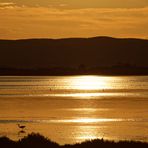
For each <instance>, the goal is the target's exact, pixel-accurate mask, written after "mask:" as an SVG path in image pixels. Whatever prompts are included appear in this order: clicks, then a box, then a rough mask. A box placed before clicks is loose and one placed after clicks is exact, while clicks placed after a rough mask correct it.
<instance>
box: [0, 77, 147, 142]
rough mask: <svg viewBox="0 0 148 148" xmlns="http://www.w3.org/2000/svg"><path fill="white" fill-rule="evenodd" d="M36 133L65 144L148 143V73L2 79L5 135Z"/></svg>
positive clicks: (1, 129) (0, 118)
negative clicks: (99, 141) (99, 140)
mask: <svg viewBox="0 0 148 148" xmlns="http://www.w3.org/2000/svg"><path fill="white" fill-rule="evenodd" d="M17 124H21V125H25V126H26V129H25V130H24V131H23V132H22V131H21V130H20V129H19V127H18V126H17ZM32 132H35V133H41V134H42V135H44V136H46V137H48V138H49V139H51V140H53V141H56V142H58V143H60V144H65V143H76V142H82V141H85V140H90V139H96V138H104V139H109V140H140V141H147V142H148V76H50V77H36V76H34V77H19V76H17V77H0V136H8V137H10V138H11V139H15V140H17V139H20V138H22V137H24V136H26V135H27V134H28V133H32Z"/></svg>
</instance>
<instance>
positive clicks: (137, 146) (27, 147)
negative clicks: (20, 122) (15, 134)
mask: <svg viewBox="0 0 148 148" xmlns="http://www.w3.org/2000/svg"><path fill="white" fill-rule="evenodd" d="M0 147H2V148H147V147H148V143H146V142H145V143H144V142H136V141H119V142H114V141H107V140H106V141H105V140H103V139H96V140H92V141H85V142H82V143H77V144H73V145H70V144H67V145H59V144H57V143H55V142H52V141H50V140H49V139H47V138H45V137H43V136H42V135H40V134H34V133H32V134H30V135H28V136H27V137H24V138H23V139H21V140H19V141H12V140H10V139H9V138H6V137H1V138H0Z"/></svg>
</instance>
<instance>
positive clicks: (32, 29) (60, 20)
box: [0, 3, 148, 39]
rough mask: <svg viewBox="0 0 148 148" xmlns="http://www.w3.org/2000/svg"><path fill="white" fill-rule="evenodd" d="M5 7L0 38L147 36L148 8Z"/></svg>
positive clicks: (2, 13)
mask: <svg viewBox="0 0 148 148" xmlns="http://www.w3.org/2000/svg"><path fill="white" fill-rule="evenodd" d="M1 4H2V3H1ZM9 4H10V3H9ZM9 4H8V5H5V6H4V5H3V6H4V7H3V9H2V7H0V18H1V21H0V28H1V30H2V31H1V33H0V38H13V39H16V38H41V37H44V38H61V37H89V36H99V35H108V36H115V37H141V38H145V37H147V34H148V28H147V24H148V7H145V8H130V9H128V8H81V9H60V8H55V7H43V6H42V7H41V6H36V7H30V6H23V5H22V6H18V5H14V3H11V4H10V5H9ZM12 5H13V7H8V6H12Z"/></svg>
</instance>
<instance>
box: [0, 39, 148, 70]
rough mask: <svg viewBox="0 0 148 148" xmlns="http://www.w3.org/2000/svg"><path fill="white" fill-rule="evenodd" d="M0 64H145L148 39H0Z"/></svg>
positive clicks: (144, 65) (33, 66)
mask: <svg viewBox="0 0 148 148" xmlns="http://www.w3.org/2000/svg"><path fill="white" fill-rule="evenodd" d="M0 52H1V53H0V67H3V68H8V67H9V68H18V69H19V68H21V69H29V68H30V69H39V68H42V69H44V68H51V67H78V66H79V65H81V64H84V65H85V66H87V67H110V66H113V65H116V64H118V63H129V64H132V65H136V66H138V67H148V60H147V55H148V40H144V39H117V38H111V37H93V38H67V39H24V40H0Z"/></svg>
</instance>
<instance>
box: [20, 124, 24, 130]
mask: <svg viewBox="0 0 148 148" xmlns="http://www.w3.org/2000/svg"><path fill="white" fill-rule="evenodd" d="M18 127H19V128H20V129H21V130H23V129H24V128H25V127H26V126H25V125H20V124H18Z"/></svg>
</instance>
